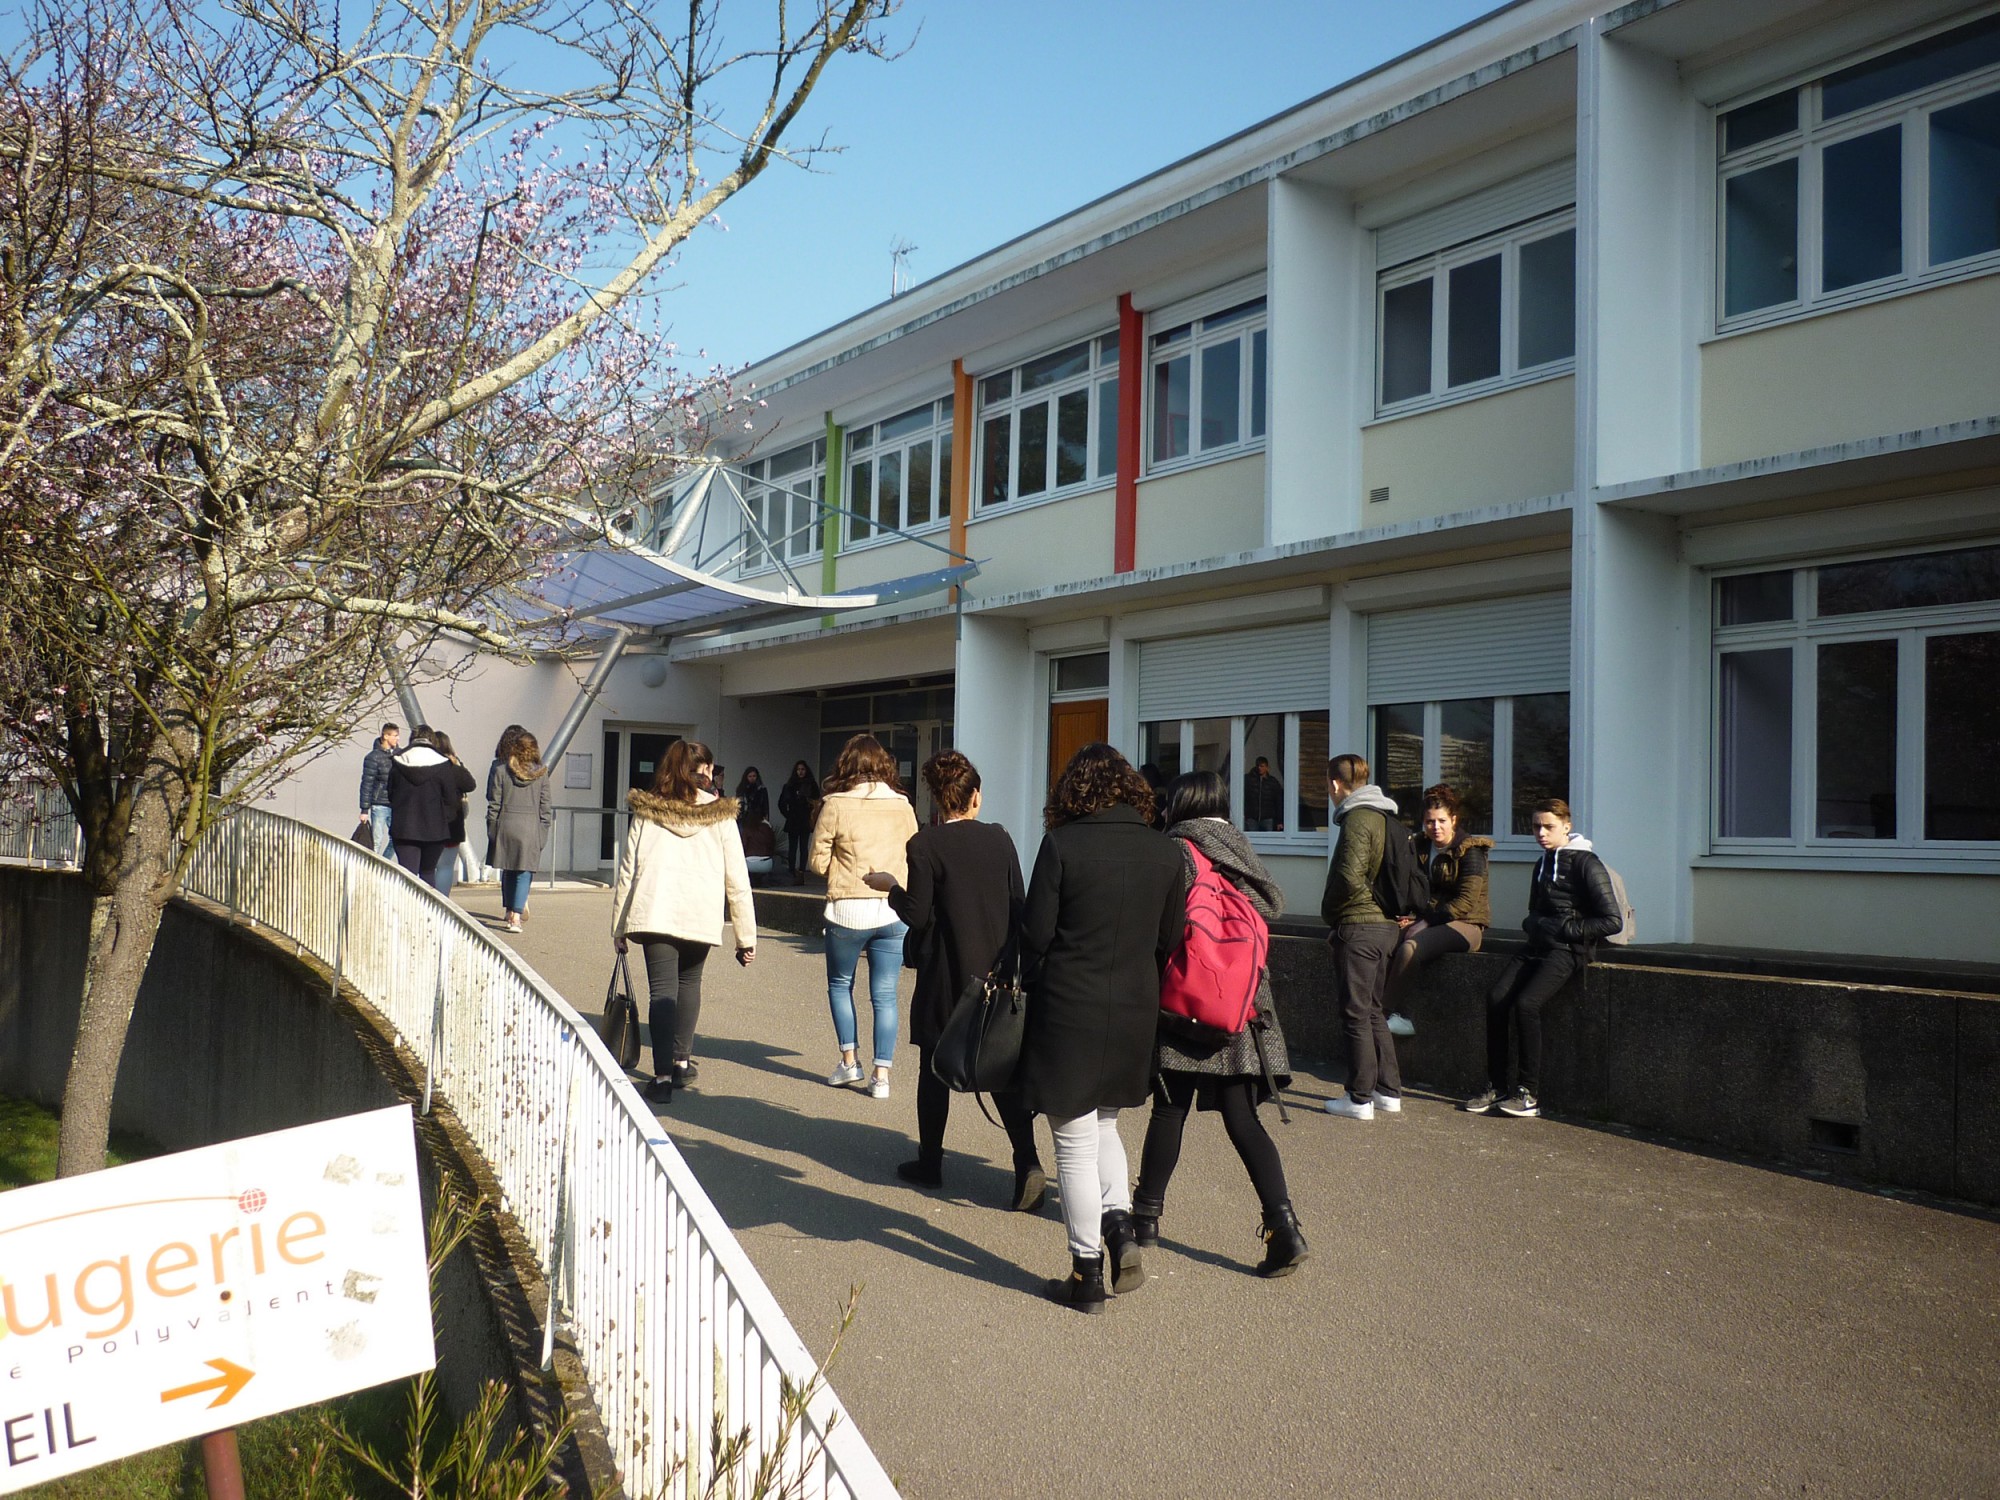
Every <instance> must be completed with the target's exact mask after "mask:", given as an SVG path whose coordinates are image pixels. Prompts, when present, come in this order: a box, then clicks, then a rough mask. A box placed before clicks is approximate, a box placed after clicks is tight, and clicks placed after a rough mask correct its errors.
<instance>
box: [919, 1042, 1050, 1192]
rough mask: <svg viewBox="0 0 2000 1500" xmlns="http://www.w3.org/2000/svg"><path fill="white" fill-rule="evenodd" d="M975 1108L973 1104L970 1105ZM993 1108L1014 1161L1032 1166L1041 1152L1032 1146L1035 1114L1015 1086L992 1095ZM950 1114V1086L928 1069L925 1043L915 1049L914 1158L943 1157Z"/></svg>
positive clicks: (928, 1059) (936, 1159) (1015, 1163)
mask: <svg viewBox="0 0 2000 1500" xmlns="http://www.w3.org/2000/svg"><path fill="white" fill-rule="evenodd" d="M973 1107H974V1108H975V1109H976V1108H978V1106H977V1105H974V1106H973ZM993 1109H994V1112H995V1113H996V1114H998V1115H999V1116H1000V1123H1001V1124H1002V1125H1004V1126H1005V1127H1006V1128H1007V1143H1008V1144H1009V1145H1011V1146H1012V1147H1013V1148H1014V1165H1015V1166H1017V1167H1032V1166H1036V1165H1038V1164H1039V1163H1040V1161H1041V1155H1040V1153H1039V1152H1037V1151H1036V1150H1035V1116H1034V1112H1033V1111H1032V1110H1030V1109H1029V1108H1028V1107H1027V1105H1025V1104H1023V1103H1022V1102H1021V1095H1020V1093H1019V1091H1018V1090H1015V1089H1006V1090H1003V1091H1002V1092H1000V1093H997V1094H995V1095H994V1096H993ZM950 1115H951V1090H950V1089H948V1088H947V1087H945V1085H944V1083H943V1081H942V1080H940V1079H939V1078H938V1076H937V1075H936V1074H935V1073H933V1072H931V1053H930V1048H928V1047H919V1048H918V1049H917V1159H918V1160H919V1161H925V1162H930V1163H933V1164H935V1163H937V1162H941V1161H943V1160H944V1126H945V1121H946V1120H947V1119H948V1118H950Z"/></svg>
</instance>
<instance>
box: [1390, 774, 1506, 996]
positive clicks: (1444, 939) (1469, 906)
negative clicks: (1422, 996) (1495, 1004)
mask: <svg viewBox="0 0 2000 1500" xmlns="http://www.w3.org/2000/svg"><path fill="white" fill-rule="evenodd" d="M1463 811H1464V804H1463V803H1461V802H1460V801H1459V796H1458V793H1457V792H1456V791H1454V790H1453V789H1452V787H1451V785H1450V784H1449V783H1448V782H1443V781H1440V782H1439V783H1438V784H1437V785H1436V786H1434V787H1429V788H1427V789H1426V790H1425V792H1424V821H1423V835H1424V839H1423V843H1422V844H1421V846H1420V847H1419V850H1418V860H1419V862H1420V863H1422V865H1423V867H1424V872H1425V874H1426V876H1427V877H1428V879H1429V882H1430V892H1431V903H1430V905H1429V906H1427V907H1425V908H1424V910H1423V911H1422V912H1420V913H1418V915H1417V916H1416V917H1415V918H1414V919H1412V920H1409V921H1406V922H1404V923H1403V924H1402V927H1403V934H1402V937H1401V938H1400V939H1399V940H1398V941H1397V944H1396V953H1395V956H1394V957H1393V958H1392V959H1391V960H1390V961H1389V986H1388V989H1387V991H1386V992H1385V993H1384V996H1383V1001H1382V1008H1383V1009H1384V1010H1386V1011H1388V1012H1389V1031H1390V1033H1391V1034H1392V1035H1395V1036H1409V1035H1411V1034H1412V1033H1413V1032H1415V1030H1416V1028H1415V1027H1414V1026H1412V1025H1411V1024H1410V1023H1409V1022H1408V1021H1407V1020H1405V1019H1404V1018H1403V1015H1402V1012H1401V1001H1402V998H1403V997H1404V996H1405V995H1407V994H1408V993H1409V992H1410V987H1411V985H1412V984H1414V983H1415V981H1416V977H1417V973H1418V971H1419V970H1421V969H1422V968H1423V967H1424V966H1425V965H1426V964H1429V963H1433V962H1435V961H1436V960H1438V959H1440V958H1443V957H1444V956H1445V955H1446V954H1447V953H1477V952H1478V951H1479V945H1480V944H1481V943H1483V942H1484V941H1485V940H1486V929H1487V927H1488V926H1489V925H1490V924H1491V922H1492V921H1493V915H1492V911H1491V909H1490V906H1489V904H1488V900H1487V895H1486V858H1487V856H1486V851H1487V850H1489V849H1491V848H1492V847H1493V840H1491V839H1489V838H1480V837H1478V836H1477V835H1475V834H1468V833H1467V832H1466V831H1465V830H1464V828H1462V827H1461V826H1460V824H1459V815H1460V814H1461V813H1462V812H1463ZM1399 1023H1400V1024H1399Z"/></svg>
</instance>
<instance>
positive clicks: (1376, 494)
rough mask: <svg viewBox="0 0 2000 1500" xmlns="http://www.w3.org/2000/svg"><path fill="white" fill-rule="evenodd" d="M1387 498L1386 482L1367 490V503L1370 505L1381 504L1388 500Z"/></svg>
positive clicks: (1387, 487) (1387, 488)
mask: <svg viewBox="0 0 2000 1500" xmlns="http://www.w3.org/2000/svg"><path fill="white" fill-rule="evenodd" d="M1388 499H1389V486H1388V485H1386V484H1384V485H1378V486H1376V488H1374V489H1372V490H1370V491H1369V492H1368V503H1369V504H1370V505H1382V504H1385V503H1386V502H1387V501H1388Z"/></svg>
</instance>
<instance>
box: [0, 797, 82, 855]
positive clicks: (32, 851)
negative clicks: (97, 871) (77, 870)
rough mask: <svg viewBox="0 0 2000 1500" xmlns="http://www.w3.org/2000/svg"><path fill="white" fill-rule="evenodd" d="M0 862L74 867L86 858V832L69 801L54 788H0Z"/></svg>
mask: <svg viewBox="0 0 2000 1500" xmlns="http://www.w3.org/2000/svg"><path fill="white" fill-rule="evenodd" d="M0 859H17V860H25V861H27V862H28V863H29V864H36V865H75V864H78V863H81V861H82V859H83V829H82V827H81V826H80V825H79V824H78V823H77V821H76V814H75V813H73V812H71V811H70V806H69V799H68V798H67V797H65V796H63V794H62V792H61V791H59V790H58V789H57V788H55V787H48V786H30V785H27V784H24V783H13V784H9V785H6V786H0Z"/></svg>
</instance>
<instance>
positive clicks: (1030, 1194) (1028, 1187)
mask: <svg viewBox="0 0 2000 1500" xmlns="http://www.w3.org/2000/svg"><path fill="white" fill-rule="evenodd" d="M1048 1192H1049V1179H1048V1178H1047V1177H1046V1176H1044V1175H1043V1173H1042V1164H1041V1163H1040V1162H1038V1161H1031V1162H1028V1163H1026V1164H1025V1165H1024V1164H1021V1163H1016V1164H1015V1167H1014V1200H1013V1204H1012V1207H1013V1210H1014V1212H1015V1213H1017V1214H1031V1213H1033V1212H1034V1211H1035V1210H1036V1209H1038V1208H1040V1207H1041V1206H1042V1199H1044V1198H1046V1197H1047V1196H1048Z"/></svg>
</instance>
